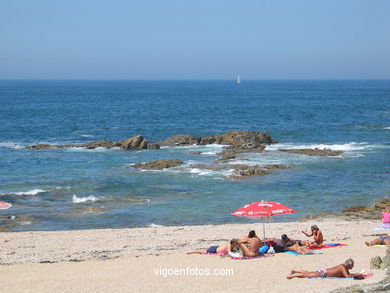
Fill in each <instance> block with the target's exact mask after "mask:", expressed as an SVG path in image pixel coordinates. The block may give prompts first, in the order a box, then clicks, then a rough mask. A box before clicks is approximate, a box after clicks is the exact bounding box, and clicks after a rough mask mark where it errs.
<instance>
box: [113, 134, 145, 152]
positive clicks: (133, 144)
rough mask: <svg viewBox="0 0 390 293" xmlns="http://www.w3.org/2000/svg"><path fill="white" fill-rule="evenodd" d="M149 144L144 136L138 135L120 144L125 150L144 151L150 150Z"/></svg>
mask: <svg viewBox="0 0 390 293" xmlns="http://www.w3.org/2000/svg"><path fill="white" fill-rule="evenodd" d="M148 144H149V142H148V141H147V140H146V139H144V137H143V136H142V135H136V136H133V137H131V138H129V139H126V140H122V141H121V142H120V148H121V149H123V150H142V149H146V148H148Z"/></svg>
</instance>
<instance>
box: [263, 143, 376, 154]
mask: <svg viewBox="0 0 390 293" xmlns="http://www.w3.org/2000/svg"><path fill="white" fill-rule="evenodd" d="M372 147H374V146H373V145H369V144H368V143H367V142H349V143H345V144H292V143H285V144H273V145H270V146H267V148H266V150H270V151H272V150H278V149H283V148H288V149H305V148H310V149H315V148H317V149H330V150H332V151H344V152H348V151H360V150H365V149H368V148H372Z"/></svg>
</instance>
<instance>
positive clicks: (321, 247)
mask: <svg viewBox="0 0 390 293" xmlns="http://www.w3.org/2000/svg"><path fill="white" fill-rule="evenodd" d="M340 246H348V245H347V244H342V243H327V244H324V245H322V246H320V247H310V249H311V250H318V249H324V248H331V247H340Z"/></svg>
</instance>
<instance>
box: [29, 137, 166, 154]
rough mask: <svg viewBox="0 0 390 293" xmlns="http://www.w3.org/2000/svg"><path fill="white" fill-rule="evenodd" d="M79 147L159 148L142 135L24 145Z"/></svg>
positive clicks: (46, 147) (60, 147) (59, 147)
mask: <svg viewBox="0 0 390 293" xmlns="http://www.w3.org/2000/svg"><path fill="white" fill-rule="evenodd" d="M72 147H80V148H86V149H96V148H107V149H110V148H113V147H119V148H121V149H123V150H141V149H146V148H148V149H159V148H160V145H158V144H150V143H149V142H148V141H147V140H146V139H144V137H143V136H142V135H136V136H133V137H131V138H129V139H126V140H121V141H116V142H115V141H111V140H98V141H92V142H88V143H85V144H63V145H53V144H36V145H31V146H26V148H27V149H32V150H47V149H63V148H72Z"/></svg>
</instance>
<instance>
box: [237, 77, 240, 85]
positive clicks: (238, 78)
mask: <svg viewBox="0 0 390 293" xmlns="http://www.w3.org/2000/svg"><path fill="white" fill-rule="evenodd" d="M237 84H240V75H238V76H237Z"/></svg>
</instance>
